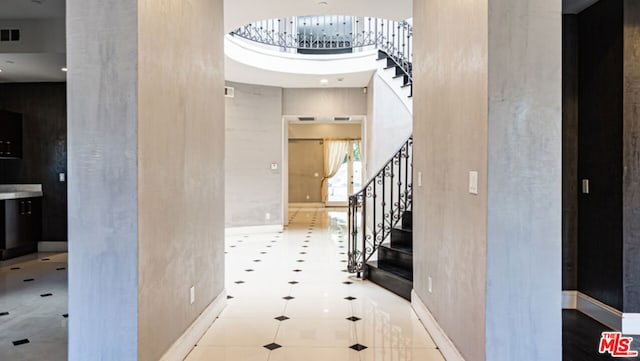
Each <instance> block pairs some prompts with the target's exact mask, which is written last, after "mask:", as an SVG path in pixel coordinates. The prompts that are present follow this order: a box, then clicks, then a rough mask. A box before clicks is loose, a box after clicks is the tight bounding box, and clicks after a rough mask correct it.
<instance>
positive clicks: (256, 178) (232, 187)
mask: <svg viewBox="0 0 640 361" xmlns="http://www.w3.org/2000/svg"><path fill="white" fill-rule="evenodd" d="M227 85H229V86H232V87H234V88H235V97H234V98H225V104H226V116H225V123H226V131H225V134H226V149H225V174H226V180H225V196H226V204H225V226H226V227H248V226H263V225H282V224H283V218H282V216H283V204H282V203H283V194H282V193H283V185H282V182H283V164H282V159H283V149H284V148H283V144H284V139H283V127H284V126H285V123H284V122H283V120H282V88H277V87H267V86H262V85H249V84H241V83H231V82H229V83H228V84H227ZM272 162H275V163H277V164H278V169H276V170H271V163H272ZM267 214H268V215H269V216H268V219H267Z"/></svg>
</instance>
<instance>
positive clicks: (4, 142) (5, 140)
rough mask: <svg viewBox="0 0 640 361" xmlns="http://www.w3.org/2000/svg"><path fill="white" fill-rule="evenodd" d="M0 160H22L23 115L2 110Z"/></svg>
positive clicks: (0, 114) (0, 116) (0, 112)
mask: <svg viewBox="0 0 640 361" xmlns="http://www.w3.org/2000/svg"><path fill="white" fill-rule="evenodd" d="M0 158H22V114H19V113H14V112H9V111H6V110H0Z"/></svg>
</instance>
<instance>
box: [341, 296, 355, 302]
mask: <svg viewBox="0 0 640 361" xmlns="http://www.w3.org/2000/svg"><path fill="white" fill-rule="evenodd" d="M344 299H345V300H347V301H353V300H356V299H357V298H355V297H351V296H349V297H345V298H344Z"/></svg>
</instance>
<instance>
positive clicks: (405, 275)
mask: <svg viewBox="0 0 640 361" xmlns="http://www.w3.org/2000/svg"><path fill="white" fill-rule="evenodd" d="M367 266H369V267H373V268H376V269H378V270H380V271H384V272H387V273H390V274H392V275H394V276H397V277H399V278H402V279H404V280H406V281H413V270H408V269H406V268H404V267H398V266H396V265H394V264H390V263H385V262H380V261H369V262H367Z"/></svg>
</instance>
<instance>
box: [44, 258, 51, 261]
mask: <svg viewBox="0 0 640 361" xmlns="http://www.w3.org/2000/svg"><path fill="white" fill-rule="evenodd" d="M42 260H43V261H51V259H49V258H43V259H42Z"/></svg>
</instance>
